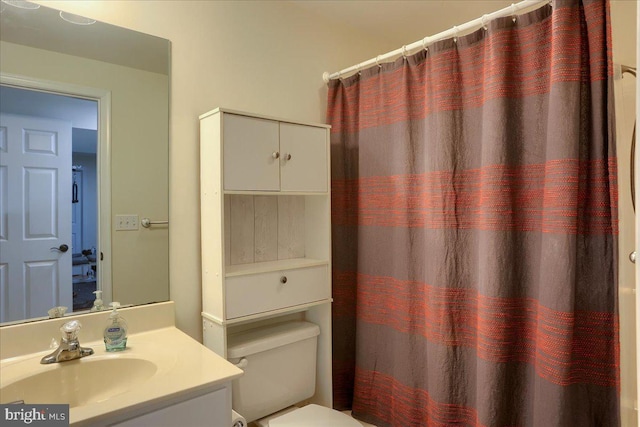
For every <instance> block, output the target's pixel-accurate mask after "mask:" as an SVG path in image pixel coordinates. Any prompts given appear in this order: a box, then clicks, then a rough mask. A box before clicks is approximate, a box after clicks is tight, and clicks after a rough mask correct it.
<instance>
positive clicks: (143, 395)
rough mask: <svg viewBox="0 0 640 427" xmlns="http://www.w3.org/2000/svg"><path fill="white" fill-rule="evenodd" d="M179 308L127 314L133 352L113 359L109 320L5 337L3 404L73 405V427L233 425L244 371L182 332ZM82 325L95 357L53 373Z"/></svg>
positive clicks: (33, 326) (29, 329)
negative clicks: (50, 357) (55, 344)
mask: <svg viewBox="0 0 640 427" xmlns="http://www.w3.org/2000/svg"><path fill="white" fill-rule="evenodd" d="M173 309H174V307H173V302H166V303H159V304H151V305H146V306H137V307H131V308H125V309H122V310H121V312H122V316H123V317H125V318H126V319H127V322H128V323H129V328H130V334H129V340H128V346H127V349H126V350H124V351H121V352H111V353H108V352H106V351H105V348H104V343H103V342H102V330H103V328H104V325H105V323H106V320H107V317H108V315H109V312H108V311H107V312H100V313H91V314H85V315H78V316H68V317H65V318H59V319H51V320H45V321H41V322H33V323H23V324H19V325H13V326H6V327H3V328H1V329H0V342H2V347H1V349H0V355H1V358H2V360H1V362H0V370H1V375H0V402H1V403H8V402H12V401H16V400H24V401H25V402H26V403H45V404H54V403H68V404H69V405H70V414H69V415H70V424H71V425H72V426H92V427H93V426H132V427H133V426H143V425H144V426H146V425H153V426H176V425H180V426H194V427H199V426H202V425H207V426H215V427H229V426H230V425H231V381H232V380H233V379H234V378H237V377H238V376H240V375H241V374H242V371H241V370H240V369H238V368H236V367H235V366H233V365H231V364H230V363H229V362H227V361H226V360H224V359H223V358H221V357H219V356H218V355H216V354H214V353H213V352H211V351H210V350H208V349H207V348H205V347H204V346H202V345H201V344H200V343H198V342H197V341H195V340H193V339H192V338H190V337H189V336H187V335H186V334H184V333H183V332H181V331H179V330H178V329H177V328H176V327H175V324H174V311H173ZM71 319H77V320H80V322H81V323H82V325H83V326H82V330H81V331H80V334H79V340H80V344H81V345H82V346H83V347H91V348H93V350H94V352H95V353H94V354H93V355H91V356H86V357H83V358H81V359H77V360H71V361H67V362H61V363H53V364H49V365H42V364H40V359H41V358H42V356H44V355H46V354H47V353H50V352H51V349H49V348H48V346H49V342H50V341H51V339H52V338H55V339H59V338H60V332H59V331H58V328H59V327H60V325H62V324H63V323H64V322H67V321H69V320H71Z"/></svg>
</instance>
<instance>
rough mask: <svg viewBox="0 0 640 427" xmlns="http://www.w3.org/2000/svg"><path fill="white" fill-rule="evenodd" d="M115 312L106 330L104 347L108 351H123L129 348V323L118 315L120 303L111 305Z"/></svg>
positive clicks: (112, 313)
mask: <svg viewBox="0 0 640 427" xmlns="http://www.w3.org/2000/svg"><path fill="white" fill-rule="evenodd" d="M109 305H110V306H111V307H112V308H113V311H112V312H111V314H110V315H109V321H108V322H107V327H106V328H104V345H105V347H106V349H107V351H122V350H124V349H125V348H126V347H127V322H125V321H124V319H123V318H122V317H121V316H120V313H118V307H120V303H119V302H115V301H114V302H112V303H111V304H109Z"/></svg>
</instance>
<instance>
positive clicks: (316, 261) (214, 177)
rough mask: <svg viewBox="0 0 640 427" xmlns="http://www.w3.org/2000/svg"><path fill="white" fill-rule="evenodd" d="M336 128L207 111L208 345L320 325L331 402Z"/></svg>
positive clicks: (203, 168) (320, 395)
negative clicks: (288, 324) (332, 132)
mask: <svg viewBox="0 0 640 427" xmlns="http://www.w3.org/2000/svg"><path fill="white" fill-rule="evenodd" d="M329 177H330V173H329V126H328V125H323V124H310V123H301V122H294V121H290V120H284V119H277V118H271V117H266V116H260V115H255V114H249V113H244V112H238V111H232V110H226V109H220V108H218V109H216V110H213V111H210V112H208V113H206V114H203V115H202V116H200V190H201V244H202V317H203V332H204V344H205V345H206V346H207V347H209V348H210V349H212V350H213V351H215V352H216V353H218V354H220V355H221V356H223V357H225V358H226V357H227V338H228V336H229V335H231V334H233V333H235V332H240V331H243V330H247V329H252V328H255V327H259V326H263V325H265V324H268V323H276V322H280V321H284V320H290V318H292V317H296V318H302V319H306V320H308V321H311V322H314V323H316V324H318V326H319V327H320V336H319V340H318V376H317V381H316V383H317V386H316V396H315V397H314V402H316V403H319V404H322V405H326V406H331V403H332V399H331V304H330V303H331V237H330V236H331V216H330V202H331V196H330V192H329V188H330V181H329V179H330V178H329Z"/></svg>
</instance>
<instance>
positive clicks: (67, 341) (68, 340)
mask: <svg viewBox="0 0 640 427" xmlns="http://www.w3.org/2000/svg"><path fill="white" fill-rule="evenodd" d="M81 327H82V324H80V322H78V321H77V320H72V321H70V322H67V323H65V324H64V325H62V327H61V328H60V332H62V342H61V343H60V346H59V347H58V348H57V350H56V351H54V352H53V353H51V354H49V355H48V356H45V357H43V358H42V359H41V360H40V363H42V364H43V365H47V364H49V363H59V362H65V361H67V360H73V359H80V358H81V357H85V356H89V355H91V354H93V349H92V348H88V347H80V343H79V342H78V331H80V328H81Z"/></svg>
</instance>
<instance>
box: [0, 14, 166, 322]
mask: <svg viewBox="0 0 640 427" xmlns="http://www.w3.org/2000/svg"><path fill="white" fill-rule="evenodd" d="M1 5H2V9H1V13H0V83H1V84H2V85H1V86H2V87H0V91H1V92H0V322H15V321H23V320H29V319H34V318H41V317H46V316H47V310H48V309H49V308H51V307H53V306H56V305H64V306H67V307H68V310H67V313H69V312H71V311H74V312H77V311H79V310H84V309H86V308H88V307H90V306H91V305H92V303H93V298H94V296H93V294H92V291H93V290H95V289H101V290H103V291H104V295H103V299H104V300H105V303H107V304H108V303H109V302H111V301H119V302H121V303H122V304H144V303H149V302H158V301H166V300H168V298H169V271H168V268H169V267H168V265H169V248H168V227H167V226H166V225H160V226H152V227H150V228H144V227H142V226H141V225H140V221H141V219H142V218H149V219H151V220H152V221H162V220H167V219H168V210H169V209H168V155H169V83H170V74H169V68H170V59H169V58H170V56H169V52H170V43H169V41H168V40H165V39H161V38H158V37H154V36H150V35H147V34H143V33H139V32H136V31H131V30H128V29H124V28H121V27H116V26H113V25H109V24H105V23H102V22H95V23H94V24H92V25H77V24H73V23H70V22H68V21H66V20H63V19H61V16H60V13H59V11H57V10H55V9H51V8H47V7H45V6H40V7H39V8H37V9H20V8H17V7H14V6H11V5H9V4H6V3H4V2H3V3H1ZM123 216H124V218H123ZM122 228H133V229H131V230H129V229H127V230H123V229H122Z"/></svg>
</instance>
